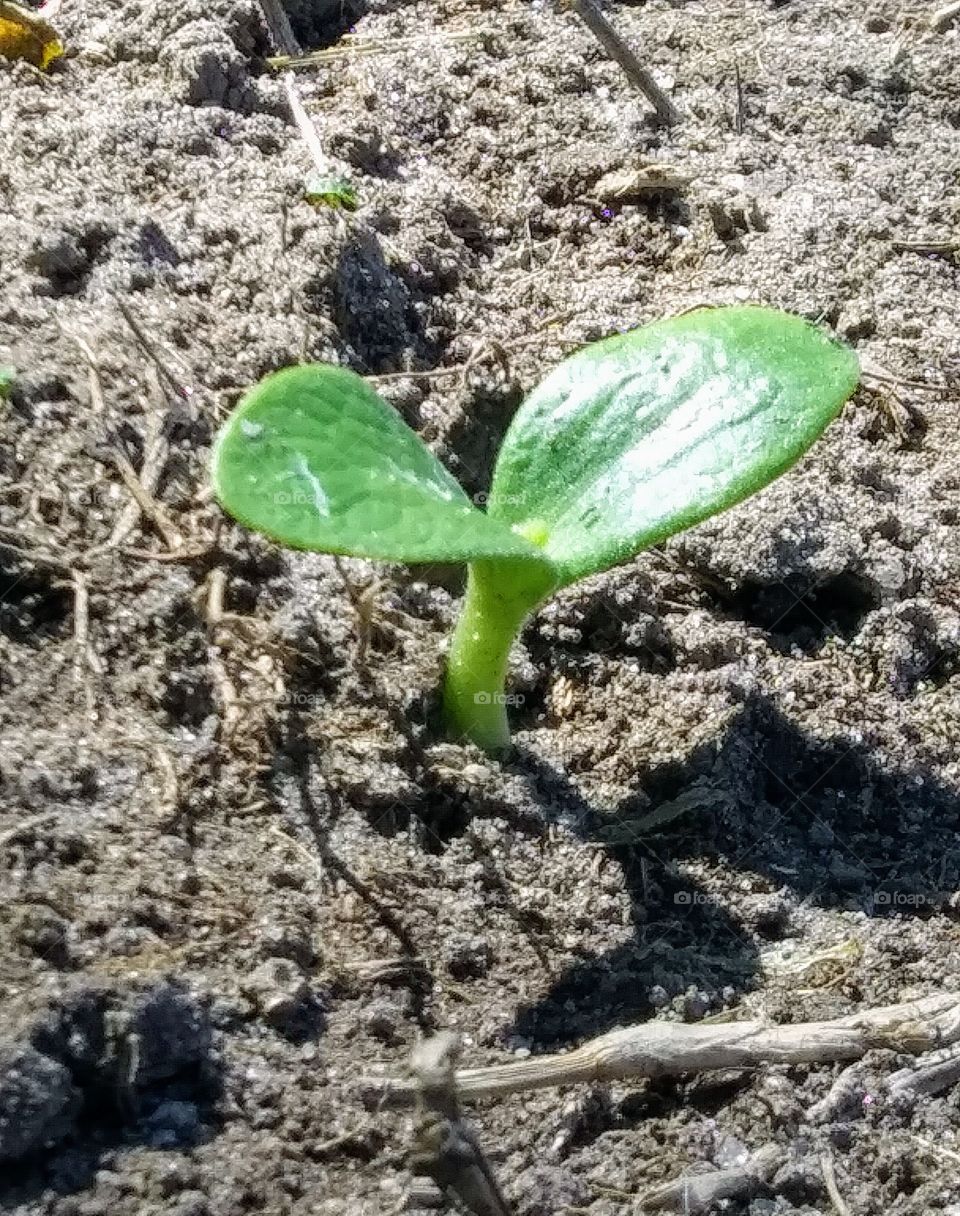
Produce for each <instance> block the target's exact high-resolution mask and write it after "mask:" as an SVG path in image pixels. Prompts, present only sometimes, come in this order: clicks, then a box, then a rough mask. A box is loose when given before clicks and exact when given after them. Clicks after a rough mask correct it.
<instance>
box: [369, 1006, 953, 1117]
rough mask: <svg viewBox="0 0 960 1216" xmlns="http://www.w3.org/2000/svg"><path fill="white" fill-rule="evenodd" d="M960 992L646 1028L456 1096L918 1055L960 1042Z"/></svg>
mask: <svg viewBox="0 0 960 1216" xmlns="http://www.w3.org/2000/svg"><path fill="white" fill-rule="evenodd" d="M958 1012H960V992H945V993H939V994H937V995H936V996H928V997H923V998H922V999H920V1000H917V1001H907V1002H904V1003H903V1004H900V1005H886V1006H883V1007H881V1008H878V1009H867V1010H864V1011H863V1012H861V1013H854V1014H850V1015H849V1016H848V1017H843V1018H834V1019H832V1020H830V1021H824V1022H801V1023H798V1024H796V1025H792V1026H768V1025H766V1024H765V1023H764V1022H757V1021H752V1022H728V1023H725V1024H703V1023H701V1024H698V1025H678V1024H675V1023H672V1022H649V1023H647V1024H646V1025H643V1026H630V1027H627V1028H626V1029H623V1030H614V1031H611V1032H610V1033H609V1034H605V1035H601V1036H600V1037H599V1038H597V1039H593V1040H592V1041H591V1042H589V1043H585V1044H584V1045H583V1046H582V1047H579V1048H577V1050H575V1051H571V1052H569V1053H567V1054H566V1055H554V1056H540V1057H537V1058H534V1059H530V1060H518V1061H515V1062H513V1063H510V1064H499V1065H495V1066H493V1067H492V1068H468V1069H465V1070H464V1071H462V1072H459V1073H457V1077H456V1081H457V1092H458V1094H459V1095H460V1097H461V1098H464V1099H467V1100H470V1101H473V1100H476V1099H478V1098H490V1097H494V1096H496V1095H499V1094H510V1093H516V1092H518V1091H522V1090H529V1089H544V1088H547V1087H550V1086H556V1085H572V1084H577V1083H583V1082H593V1081H624V1080H631V1079H636V1078H638V1077H667V1076H678V1075H679V1074H681V1073H688V1072H702V1071H705V1070H708V1069H716V1068H759V1067H760V1066H762V1065H764V1064H825V1063H831V1062H834V1061H837V1060H856V1059H859V1058H860V1057H861V1056H863V1055H865V1054H866V1052H867V1051H870V1050H872V1049H874V1048H882V1047H885V1048H889V1049H890V1050H893V1051H900V1052H906V1053H909V1054H919V1053H920V1052H923V1051H929V1050H930V1049H931V1048H939V1047H943V1046H945V1045H947V1044H949V1043H953V1042H956V1041H960V1019H958ZM368 1084H369V1085H370V1086H371V1087H372V1089H373V1090H374V1092H377V1091H379V1092H380V1093H381V1094H382V1095H383V1097H384V1098H385V1100H387V1101H389V1102H391V1103H393V1104H396V1105H407V1104H409V1103H410V1102H411V1101H413V1099H414V1098H415V1096H416V1092H417V1090H416V1086H415V1085H414V1084H413V1083H411V1082H409V1081H400V1080H389V1079H375V1078H369V1079H368Z"/></svg>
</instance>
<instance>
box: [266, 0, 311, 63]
mask: <svg viewBox="0 0 960 1216" xmlns="http://www.w3.org/2000/svg"><path fill="white" fill-rule="evenodd" d="M260 12H261V13H262V14H263V23H264V25H265V26H266V27H267V32H268V33H269V34H270V41H271V42H272V43H273V45H274V49H275V50H278V51H279V52H280V54H281V55H299V54H300V51H301V46H300V43H299V42H298V41H297V36H296V34H295V33H294V32H293V26H292V25H291V24H290V18H289V17H288V16H287V10H286V9H285V8H284V7H283V5H282V4H281V3H280V0H260Z"/></svg>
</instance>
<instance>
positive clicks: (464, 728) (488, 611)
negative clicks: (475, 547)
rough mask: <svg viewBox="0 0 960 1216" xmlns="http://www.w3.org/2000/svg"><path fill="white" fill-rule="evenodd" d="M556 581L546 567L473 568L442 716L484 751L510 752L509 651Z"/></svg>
mask: <svg viewBox="0 0 960 1216" xmlns="http://www.w3.org/2000/svg"><path fill="white" fill-rule="evenodd" d="M554 581H555V577H554V572H553V571H552V570H551V569H550V567H549V566H547V565H546V564H542V565H541V564H539V563H534V562H507V561H484V562H474V563H472V564H471V566H470V569H469V573H468V575H467V592H466V595H465V597H464V601H463V608H462V610H461V613H460V620H459V621H458V622H457V627H456V629H455V630H454V633H453V638H452V640H451V643H450V654H449V657H448V659H447V675H446V681H445V684H444V690H443V714H444V718H445V719H446V722H447V725H448V727H449V728H450V730H451V732H452V733H453V734H455V735H459V736H465V737H466V738H468V739H470V740H472V741H473V742H474V743H476V744H477V745H478V746H479V747H482V748H483V749H484V751H488V752H494V751H501V750H503V749H504V748H507V747H509V746H510V727H509V725H508V723H507V704H508V700H509V698H508V697H507V695H506V692H505V690H504V681H505V679H506V675H507V666H508V664H509V661H510V647H511V646H512V645H513V642H514V639H515V638H516V636H517V634H518V633H519V632H520V628H521V626H522V625H523V622H524V621H525V620H526V619H527V617H528V616H529V615H530V613H531V612H532V611H533V610H534V608H536V606H537V604H539V603H540V601H541V600H542V599H543V598H544V597H545V596H546V595H547V593H548V592H549V591H550V590H551V588H552V587H553V584H554Z"/></svg>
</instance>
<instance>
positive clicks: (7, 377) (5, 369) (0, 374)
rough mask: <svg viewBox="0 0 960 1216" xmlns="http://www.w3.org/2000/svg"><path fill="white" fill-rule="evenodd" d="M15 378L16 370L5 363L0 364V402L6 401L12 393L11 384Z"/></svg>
mask: <svg viewBox="0 0 960 1216" xmlns="http://www.w3.org/2000/svg"><path fill="white" fill-rule="evenodd" d="M16 378H17V369H16V368H15V367H10V365H9V364H7V363H0V401H6V400H7V398H8V397H9V396H10V394H11V393H12V392H13V382H14V380H16Z"/></svg>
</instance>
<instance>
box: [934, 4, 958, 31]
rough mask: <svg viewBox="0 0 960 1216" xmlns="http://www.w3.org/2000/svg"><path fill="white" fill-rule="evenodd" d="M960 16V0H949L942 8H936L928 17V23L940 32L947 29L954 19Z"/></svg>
mask: <svg viewBox="0 0 960 1216" xmlns="http://www.w3.org/2000/svg"><path fill="white" fill-rule="evenodd" d="M958 17H960V0H950V3H949V4H945V5H944V6H943V8H938V9H937V11H936V12H935V13H934V14H933V16H932V17H931V18H930V24H931V25H932V26H933V28H934V29H935V30H939V31H940V32H941V33H942V32H943V31H944V30H946V29H949V28H950V26H951V25H953V23H954V21H956V19H957V18H958Z"/></svg>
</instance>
